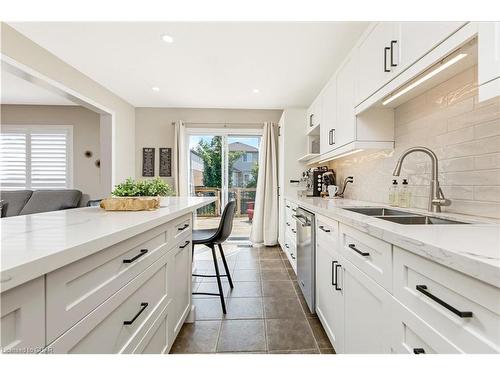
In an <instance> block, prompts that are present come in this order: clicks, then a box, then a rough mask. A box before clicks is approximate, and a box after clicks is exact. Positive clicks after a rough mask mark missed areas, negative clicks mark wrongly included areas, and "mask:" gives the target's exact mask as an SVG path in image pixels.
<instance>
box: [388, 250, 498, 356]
mask: <svg viewBox="0 0 500 375" xmlns="http://www.w3.org/2000/svg"><path fill="white" fill-rule="evenodd" d="M394 295H395V297H396V298H397V299H399V300H400V301H401V302H402V303H403V304H404V305H406V307H408V308H409V309H410V310H411V311H413V312H414V313H415V314H416V315H417V316H418V317H420V318H421V319H422V320H424V321H425V322H426V323H427V324H429V325H430V326H431V327H433V328H434V329H435V330H436V331H438V332H439V333H440V334H441V335H442V336H444V337H445V338H446V339H447V340H448V341H450V342H451V343H452V344H453V345H455V346H456V347H457V348H458V349H459V350H460V351H462V352H465V353H495V352H500V289H498V288H495V287H493V286H491V285H488V284H485V283H483V282H481V281H479V280H476V279H473V278H471V277H469V276H466V275H464V274H462V273H460V272H457V271H454V270H451V269H449V268H447V267H444V266H442V265H440V264H437V263H434V262H432V261H429V260H427V259H425V258H422V257H420V256H418V255H415V254H412V253H410V252H408V251H405V250H403V249H400V248H397V247H395V248H394ZM453 309H455V312H453V311H452V310H453ZM460 312H462V313H467V312H469V313H472V316H470V317H465V316H466V315H470V314H462V315H464V317H461V316H459V313H460Z"/></svg>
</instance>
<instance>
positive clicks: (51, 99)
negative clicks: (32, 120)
mask: <svg viewBox="0 0 500 375" xmlns="http://www.w3.org/2000/svg"><path fill="white" fill-rule="evenodd" d="M1 103H2V104H30V105H77V104H75V103H73V102H71V101H69V100H68V99H65V98H63V97H62V96H58V95H56V94H53V93H52V92H50V91H47V90H46V89H44V88H42V87H40V86H37V85H34V84H33V83H31V82H28V81H26V80H24V79H22V78H19V77H17V76H15V75H13V74H11V73H9V72H7V71H5V70H4V69H3V68H2V95H1Z"/></svg>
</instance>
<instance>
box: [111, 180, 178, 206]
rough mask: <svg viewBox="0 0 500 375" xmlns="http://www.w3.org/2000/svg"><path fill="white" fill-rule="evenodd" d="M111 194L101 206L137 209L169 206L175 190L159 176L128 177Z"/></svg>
mask: <svg viewBox="0 0 500 375" xmlns="http://www.w3.org/2000/svg"><path fill="white" fill-rule="evenodd" d="M111 195H112V197H111V198H110V199H107V200H105V202H104V203H103V204H101V207H103V208H105V209H109V210H117V211H121V210H125V211H137V210H140V209H145V210H151V209H156V208H158V207H160V206H162V207H165V206H168V204H169V203H170V199H169V198H170V197H171V196H173V195H174V191H173V189H172V187H171V186H170V185H169V184H167V183H166V182H165V181H163V180H162V179H161V178H159V177H157V178H154V179H150V180H142V181H134V180H133V179H132V178H128V179H126V180H125V181H124V182H122V183H120V184H118V185H116V186H115V188H114V189H113V191H112V192H111Z"/></svg>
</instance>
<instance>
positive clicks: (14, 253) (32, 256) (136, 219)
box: [0, 197, 215, 291]
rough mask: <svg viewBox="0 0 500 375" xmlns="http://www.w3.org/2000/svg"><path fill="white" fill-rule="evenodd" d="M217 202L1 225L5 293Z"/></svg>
mask: <svg viewBox="0 0 500 375" xmlns="http://www.w3.org/2000/svg"><path fill="white" fill-rule="evenodd" d="M214 200H215V199H214V198H201V197H171V198H170V199H169V201H170V203H169V204H168V206H166V207H160V208H159V209H158V210H155V211H137V212H116V211H115V212H111V211H104V210H103V209H101V208H99V207H85V208H77V209H72V210H63V211H53V212H46V213H41V214H34V215H25V216H15V217H8V218H3V219H1V220H0V230H1V237H2V248H1V254H0V255H1V256H0V259H1V263H0V288H1V290H2V291H5V290H8V289H10V288H13V287H15V286H17V285H20V284H22V283H24V282H26V281H29V280H32V279H34V278H36V277H39V276H42V275H44V274H46V273H48V272H51V271H53V270H55V269H58V268H60V267H63V266H65V265H67V264H69V263H72V262H74V261H76V260H78V259H81V258H84V257H86V256H88V255H90V254H93V253H95V252H97V251H100V250H102V249H105V248H106V247H109V246H111V245H113V244H115V243H117V242H120V241H123V240H126V239H128V238H131V237H133V236H135V235H137V234H139V233H143V232H145V231H147V230H149V229H152V228H154V227H156V226H158V225H162V224H164V223H167V222H169V221H171V220H173V219H175V218H177V217H179V216H182V215H185V214H187V213H189V212H192V211H194V210H196V209H197V208H199V207H203V206H205V205H207V204H209V203H211V202H213V201H214Z"/></svg>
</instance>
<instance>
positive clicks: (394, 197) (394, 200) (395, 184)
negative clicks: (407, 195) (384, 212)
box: [389, 180, 399, 206]
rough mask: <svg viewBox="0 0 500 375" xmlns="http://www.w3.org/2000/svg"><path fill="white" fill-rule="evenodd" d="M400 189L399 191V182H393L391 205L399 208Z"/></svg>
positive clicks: (390, 194) (390, 189)
mask: <svg viewBox="0 0 500 375" xmlns="http://www.w3.org/2000/svg"><path fill="white" fill-rule="evenodd" d="M398 194H399V189H398V181H397V180H392V185H391V186H390V188H389V205H390V206H397V205H398V202H399V198H398Z"/></svg>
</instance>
